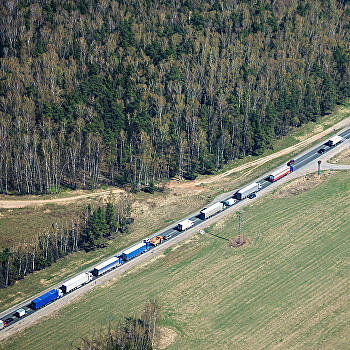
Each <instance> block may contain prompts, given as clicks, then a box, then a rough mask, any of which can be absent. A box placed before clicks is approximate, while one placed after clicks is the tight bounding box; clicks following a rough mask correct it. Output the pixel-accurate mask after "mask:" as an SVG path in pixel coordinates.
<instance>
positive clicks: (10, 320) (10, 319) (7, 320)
mask: <svg viewBox="0 0 350 350" xmlns="http://www.w3.org/2000/svg"><path fill="white" fill-rule="evenodd" d="M12 321H13V317H9V318H7V319H6V320H5V322H6V323H7V324H9V323H10V322H12Z"/></svg>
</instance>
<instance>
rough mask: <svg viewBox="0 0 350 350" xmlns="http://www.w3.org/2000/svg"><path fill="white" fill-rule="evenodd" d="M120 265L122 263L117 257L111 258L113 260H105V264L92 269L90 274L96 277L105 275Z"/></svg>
mask: <svg viewBox="0 0 350 350" xmlns="http://www.w3.org/2000/svg"><path fill="white" fill-rule="evenodd" d="M121 263H122V262H121V259H120V257H119V256H113V258H110V259H108V260H106V261H105V262H103V263H102V264H99V265H97V266H95V267H94V269H93V270H92V274H93V275H94V276H96V277H97V276H100V275H102V274H104V273H106V272H107V271H109V270H112V269H114V268H116V267H117V266H119V265H120V264H121Z"/></svg>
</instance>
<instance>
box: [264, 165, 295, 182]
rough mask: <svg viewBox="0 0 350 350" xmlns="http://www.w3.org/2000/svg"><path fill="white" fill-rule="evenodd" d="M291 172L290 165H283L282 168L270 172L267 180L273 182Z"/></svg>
mask: <svg viewBox="0 0 350 350" xmlns="http://www.w3.org/2000/svg"><path fill="white" fill-rule="evenodd" d="M291 172H293V167H292V166H286V167H283V168H280V169H278V170H276V171H274V172H272V173H271V174H270V175H269V180H270V181H271V182H275V181H277V180H278V179H280V178H282V177H283V176H286V175H288V174H289V173H291Z"/></svg>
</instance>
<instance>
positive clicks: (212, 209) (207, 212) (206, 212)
mask: <svg viewBox="0 0 350 350" xmlns="http://www.w3.org/2000/svg"><path fill="white" fill-rule="evenodd" d="M223 209H224V205H223V204H222V203H221V202H218V203H215V204H213V205H211V206H209V207H208V208H204V209H202V210H201V211H200V212H199V218H200V219H202V220H205V219H208V218H210V217H211V216H213V215H215V214H216V213H218V212H219V211H221V210H223Z"/></svg>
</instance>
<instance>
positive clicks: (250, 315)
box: [3, 172, 350, 350]
mask: <svg viewBox="0 0 350 350" xmlns="http://www.w3.org/2000/svg"><path fill="white" fill-rule="evenodd" d="M296 181H299V182H298V188H301V190H299V192H298V193H297V194H296V193H294V192H293V191H292V189H293V188H295V187H296V186H295V183H289V184H286V185H285V186H284V187H283V188H281V189H277V190H276V191H275V192H274V193H272V194H269V195H268V196H267V197H265V198H262V199H260V200H259V201H256V202H254V203H253V204H251V205H250V206H249V207H247V208H246V209H245V210H244V212H243V226H242V227H243V235H244V236H245V237H246V238H247V239H248V244H247V245H245V246H244V247H242V248H239V249H230V248H229V247H228V244H227V240H226V239H231V238H232V237H234V236H235V235H236V233H237V217H236V215H232V216H231V217H229V218H227V219H226V220H225V221H221V222H219V223H217V224H216V225H214V226H213V227H211V228H210V229H209V230H207V231H208V233H207V234H205V235H203V236H202V235H195V236H193V238H192V239H190V240H188V241H186V242H184V243H182V244H180V245H178V246H176V247H175V248H173V249H172V250H168V251H167V253H166V254H164V255H162V256H160V257H155V258H153V260H152V261H150V262H147V263H145V264H143V265H141V266H138V267H136V268H134V269H133V270H132V271H129V272H127V273H125V274H124V275H122V276H119V277H117V278H115V279H114V280H113V281H110V282H109V283H107V284H105V285H104V286H101V287H97V288H95V289H94V290H93V291H91V292H90V293H88V294H86V295H84V297H82V298H81V299H80V300H78V301H76V302H73V303H72V304H70V305H69V306H67V307H65V308H63V309H61V310H59V311H57V312H56V313H55V315H54V317H51V318H49V319H46V320H44V321H41V322H40V323H38V324H36V325H34V326H32V327H30V328H28V329H27V330H25V331H24V332H23V333H22V334H21V336H20V337H18V336H17V337H14V338H13V339H11V340H10V341H8V342H5V343H4V344H3V346H4V347H5V346H6V348H7V349H20V348H26V349H28V350H29V349H38V348H45V349H51V348H55V349H59V348H64V347H67V346H68V345H69V344H70V343H71V341H73V343H74V344H77V341H78V339H79V338H80V337H81V336H84V335H86V334H87V333H90V332H93V330H94V329H96V328H100V327H103V326H107V324H108V320H109V319H110V318H111V319H112V320H113V321H115V320H117V319H118V318H119V317H121V316H122V315H129V314H132V313H134V312H139V311H140V310H141V308H142V307H143V305H144V303H145V301H147V300H148V299H150V298H153V297H157V298H158V299H159V300H160V301H161V303H162V314H161V325H162V326H166V327H169V328H172V329H174V330H175V331H176V332H177V337H176V340H175V342H174V343H173V344H172V345H170V346H169V348H168V349H170V350H171V349H203V348H208V349H209V348H211V349H217V348H220V349H232V348H237V349H263V348H265V349H270V348H273V347H280V348H288V349H290V348H293V349H305V348H308V349H320V348H330V349H345V348H347V345H348V334H349V331H350V326H349V323H348V322H347V316H346V315H348V314H349V312H350V295H349V293H348V273H349V254H350V248H349V247H350V235H349V232H350V175H349V174H348V173H336V172H329V173H323V174H322V177H321V178H320V179H319V178H317V177H312V176H311V177H310V176H309V177H307V178H305V179H304V183H305V184H304V186H300V181H301V180H300V179H299V180H296ZM329 203H332V206H330V205H329ZM339 214H341V215H339ZM210 233H212V234H213V235H211V234H210ZM214 235H215V236H214ZM220 237H221V238H220ZM73 324H74V327H72V325H73Z"/></svg>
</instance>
